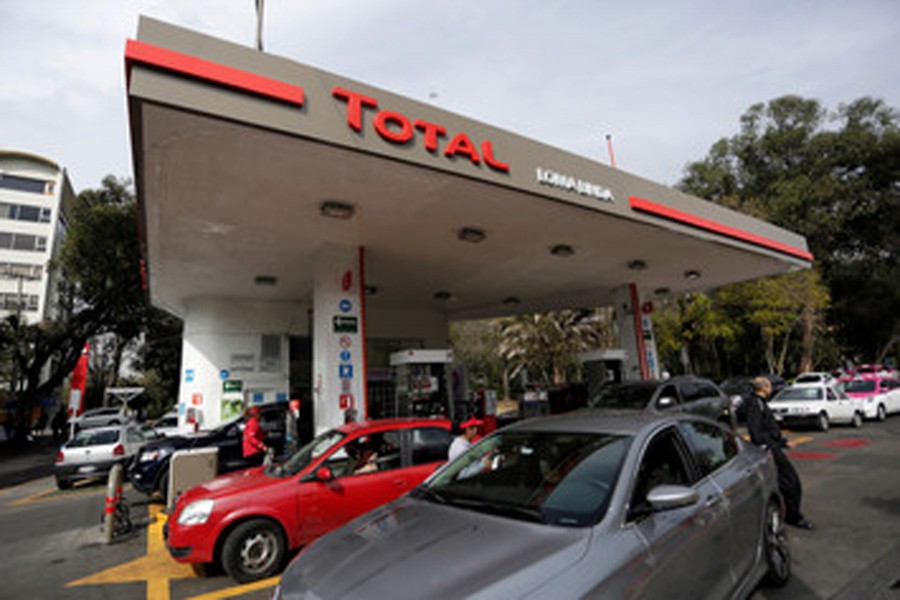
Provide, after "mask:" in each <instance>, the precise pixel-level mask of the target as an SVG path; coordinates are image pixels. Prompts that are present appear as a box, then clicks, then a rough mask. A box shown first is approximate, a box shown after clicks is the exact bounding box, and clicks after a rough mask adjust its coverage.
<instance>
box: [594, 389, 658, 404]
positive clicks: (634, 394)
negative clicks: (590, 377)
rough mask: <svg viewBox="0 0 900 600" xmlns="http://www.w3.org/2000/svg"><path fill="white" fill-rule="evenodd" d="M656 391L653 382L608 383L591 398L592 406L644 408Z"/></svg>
mask: <svg viewBox="0 0 900 600" xmlns="http://www.w3.org/2000/svg"><path fill="white" fill-rule="evenodd" d="M654 391H656V384H654V383H629V384H621V385H608V386H604V387H603V389H601V390H600V393H599V394H597V395H596V396H594V397H593V398H591V401H590V406H591V407H592V408H629V409H645V408H647V406H648V405H649V404H650V400H651V398H653V392H654Z"/></svg>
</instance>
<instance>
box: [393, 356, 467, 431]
mask: <svg viewBox="0 0 900 600" xmlns="http://www.w3.org/2000/svg"><path fill="white" fill-rule="evenodd" d="M390 362H391V370H392V374H393V380H394V406H393V411H392V412H393V415H387V416H396V417H407V416H415V417H427V416H442V417H445V418H447V419H450V420H453V418H454V407H453V402H452V400H451V394H450V385H449V376H450V372H451V369H452V363H453V352H452V351H451V350H404V351H402V352H395V353H393V354H391V356H390Z"/></svg>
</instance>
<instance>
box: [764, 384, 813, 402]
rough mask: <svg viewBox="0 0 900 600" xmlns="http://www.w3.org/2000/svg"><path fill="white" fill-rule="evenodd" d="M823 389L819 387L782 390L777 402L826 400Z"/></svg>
mask: <svg viewBox="0 0 900 600" xmlns="http://www.w3.org/2000/svg"><path fill="white" fill-rule="evenodd" d="M824 397H825V396H824V394H823V393H822V388H820V387H818V386H815V387H813V386H810V387H795V388H785V389H783V390H781V391H780V392H779V393H778V395H777V396H775V400H779V401H781V400H789V401H793V400H821V399H822V398H824Z"/></svg>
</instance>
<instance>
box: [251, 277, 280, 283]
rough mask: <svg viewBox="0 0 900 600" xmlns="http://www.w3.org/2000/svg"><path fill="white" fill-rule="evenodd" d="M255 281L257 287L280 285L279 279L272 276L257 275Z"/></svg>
mask: <svg viewBox="0 0 900 600" xmlns="http://www.w3.org/2000/svg"><path fill="white" fill-rule="evenodd" d="M253 281H254V283H256V285H267V286H271V285H275V284H276V283H278V278H277V277H274V276H272V275H257V276H256V278H255V279H254V280H253Z"/></svg>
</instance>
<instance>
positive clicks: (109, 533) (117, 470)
mask: <svg viewBox="0 0 900 600" xmlns="http://www.w3.org/2000/svg"><path fill="white" fill-rule="evenodd" d="M123 474H124V468H123V467H122V465H121V464H118V463H116V464H115V465H113V467H112V469H110V470H109V479H108V480H107V482H106V508H104V509H103V538H104V539H105V540H106V543H107V544H112V543H113V540H114V538H115V532H116V506H117V505H118V504H119V502H120V501H121V500H122V476H123Z"/></svg>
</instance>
